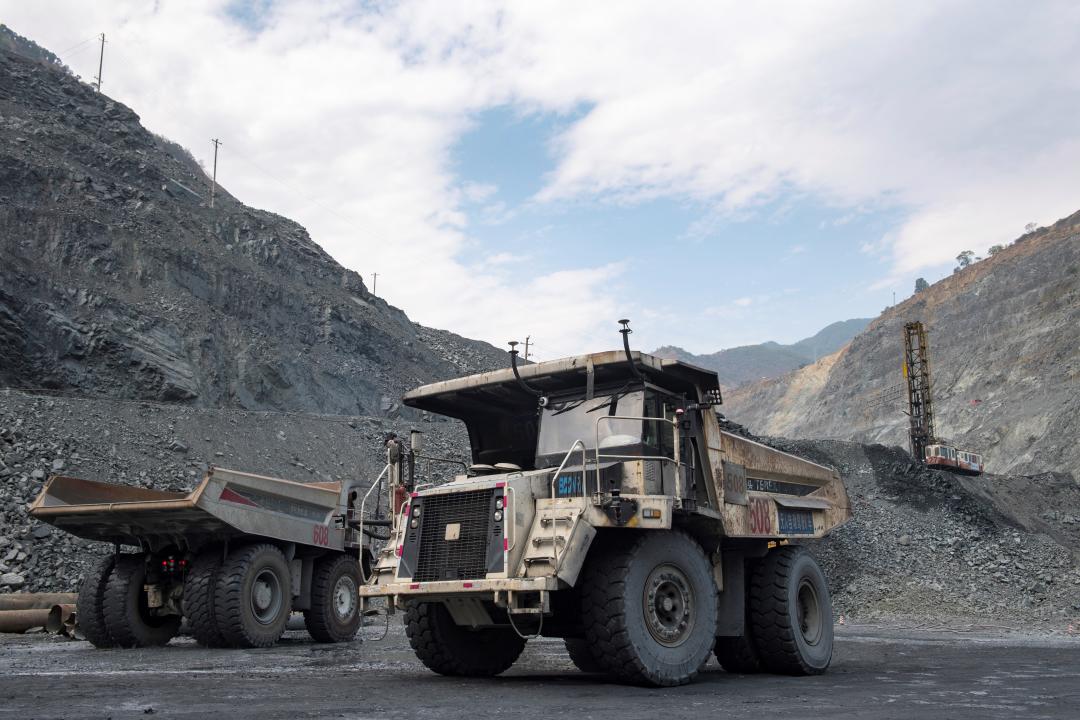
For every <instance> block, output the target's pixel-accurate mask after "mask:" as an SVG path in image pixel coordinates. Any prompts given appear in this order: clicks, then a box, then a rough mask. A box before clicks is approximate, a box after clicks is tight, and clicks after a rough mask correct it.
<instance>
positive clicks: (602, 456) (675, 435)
mask: <svg viewBox="0 0 1080 720" xmlns="http://www.w3.org/2000/svg"><path fill="white" fill-rule="evenodd" d="M605 420H641V421H642V422H660V423H665V424H667V425H670V426H671V432H672V439H673V446H674V458H670V457H668V456H667V455H630V454H616V453H601V452H600V423H602V422H604V421H605ZM679 444H680V443H679V423H678V421H677V420H671V419H669V418H666V417H642V416H640V415H601V416H600V417H598V418H596V446H595V450H594V457H595V458H596V488H597V490H599V489H600V461H601V460H657V461H659V462H661V463H674V465H675V470H676V473H675V474H676V483H675V492H676V497H679V498H680V499H681V495H680V494H679V483H678V481H677V480H678V469H679V466H680V465H681V464H682V459H681V458H680V456H679ZM661 482H663V480H661Z"/></svg>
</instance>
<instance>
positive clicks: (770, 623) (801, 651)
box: [750, 546, 833, 675]
mask: <svg viewBox="0 0 1080 720" xmlns="http://www.w3.org/2000/svg"><path fill="white" fill-rule="evenodd" d="M750 618H751V622H752V625H753V628H752V629H753V632H752V637H753V643H754V647H755V648H756V650H757V652H758V655H759V656H760V657H761V662H762V665H763V666H764V667H765V669H767V670H769V671H770V672H776V673H783V674H785V675H820V674H821V673H823V672H825V670H827V669H828V667H829V663H830V662H831V661H832V649H833V619H832V603H831V602H830V601H829V586H828V584H827V583H826V581H825V574H824V573H823V572H822V571H821V567H820V566H819V565H818V564H817V561H816V560H814V558H813V556H811V555H810V553H808V552H807V551H806V550H804V549H803V548H800V547H796V546H787V547H781V548H778V549H776V550H773V551H772V552H770V553H769V554H768V555H766V556H765V558H764V559H763V560H762V561H761V562H759V563H758V564H757V566H756V567H755V568H754V572H753V575H752V576H751V580H750Z"/></svg>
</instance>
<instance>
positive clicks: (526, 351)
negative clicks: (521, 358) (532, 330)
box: [525, 335, 532, 362]
mask: <svg viewBox="0 0 1080 720" xmlns="http://www.w3.org/2000/svg"><path fill="white" fill-rule="evenodd" d="M531 337H532V336H531V335H526V336H525V362H529V338H531Z"/></svg>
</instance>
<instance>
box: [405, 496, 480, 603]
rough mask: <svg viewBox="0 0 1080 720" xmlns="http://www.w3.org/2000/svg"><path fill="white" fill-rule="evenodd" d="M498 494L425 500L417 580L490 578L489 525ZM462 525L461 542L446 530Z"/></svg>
mask: <svg viewBox="0 0 1080 720" xmlns="http://www.w3.org/2000/svg"><path fill="white" fill-rule="evenodd" d="M493 492H494V490H490V489H489V490H471V491H468V492H459V493H449V494H446V495H428V496H426V497H424V499H423V512H424V519H423V524H422V525H421V527H420V553H419V556H418V559H417V563H416V573H415V574H414V575H413V580H416V581H417V582H430V581H433V580H468V579H477V578H482V577H484V576H485V575H487V549H488V524H489V522H490V521H491V501H492V498H491V496H492V493H493ZM451 523H459V524H460V525H461V530H460V533H459V535H458V539H457V540H447V539H446V526H447V525H449V524H451Z"/></svg>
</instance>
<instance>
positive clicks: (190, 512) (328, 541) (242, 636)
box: [29, 468, 368, 647]
mask: <svg viewBox="0 0 1080 720" xmlns="http://www.w3.org/2000/svg"><path fill="white" fill-rule="evenodd" d="M352 489H353V486H352V485H345V486H344V487H343V485H342V484H341V483H313V484H305V483H298V482H292V481H289V480H282V479H280V478H272V477H265V476H261V475H253V474H250V473H244V472H239V471H236V470H227V469H225V468H211V469H210V470H209V471H208V472H207V474H206V476H205V478H204V479H203V481H202V482H201V483H200V484H199V486H198V487H197V488H195V490H193V491H192V492H190V493H178V492H167V491H163V490H151V489H146V488H140V487H132V486H128V485H117V484H112V483H105V482H98V481H94V480H82V479H80V478H74V477H67V476H53V477H51V478H49V480H48V481H47V482H46V484H45V487H44V488H43V489H42V491H41V493H40V494H39V495H38V497H37V499H36V500H35V501H34V502H33V504H32V505H31V506H30V511H29V512H30V514H31V515H32V516H33V517H35V518H37V519H38V520H41V521H43V522H47V523H50V524H52V525H54V526H56V527H57V528H60V529H62V530H66V531H67V532H70V533H71V534H73V535H76V536H78V537H81V538H85V539H87V540H96V541H101V542H107V543H112V544H114V545H115V546H116V547H117V549H118V550H119V548H120V546H122V545H126V546H133V547H136V548H138V549H139V551H138V552H136V553H130V554H121V553H119V552H117V553H115V554H114V555H111V556H109V557H106V558H103V559H102V560H101V562H100V563H99V564H98V565H97V567H95V569H94V570H93V571H92V572H91V573H90V575H89V576H88V577H86V578H84V581H83V585H82V589H81V590H80V593H79V603H78V605H79V607H78V618H79V623H80V626H81V627H82V629H83V632H84V633H85V635H86V637H87V639H89V640H90V641H91V642H93V643H94V644H95V645H98V646H100V647H110V646H114V645H122V646H142V645H157V644H164V643H166V642H168V641H169V639H170V638H171V637H172V636H173V635H174V634H175V632H176V630H177V629H178V628H179V625H180V620H181V617H184V616H186V617H187V618H188V620H189V623H190V625H191V627H192V633H193V634H194V635H195V637H196V639H197V640H199V641H200V642H202V643H203V644H206V645H209V646H225V645H233V646H239V647H255V646H266V645H270V644H273V643H274V642H276V640H277V639H278V637H280V635H281V633H282V632H283V631H284V627H285V623H286V621H287V620H288V616H289V614H290V612H292V611H293V610H302V611H304V613H305V617H306V618H307V621H308V629H309V630H310V631H311V633H312V635H313V636H314V637H316V639H319V640H324V641H338V640H344V639H347V638H349V637H352V636H353V635H354V634H355V632H356V629H357V627H358V626H359V623H360V619H361V618H360V612H359V601H358V598H357V596H356V589H357V587H358V586H359V585H360V583H361V579H362V569H361V564H360V558H364V563H365V564H367V563H368V560H367V557H366V555H365V554H366V552H367V551H366V549H365V548H364V543H363V542H362V538H363V534H362V533H361V532H360V531H359V530H358V529H356V528H355V527H353V525H352V524H351V520H352V515H353V510H352V505H353V501H354V500H355V494H354V493H353V492H352Z"/></svg>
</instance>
